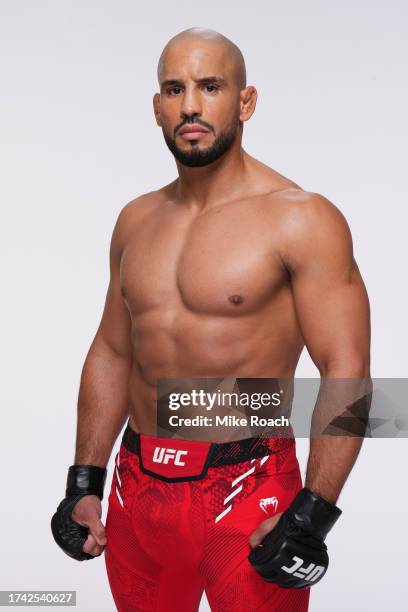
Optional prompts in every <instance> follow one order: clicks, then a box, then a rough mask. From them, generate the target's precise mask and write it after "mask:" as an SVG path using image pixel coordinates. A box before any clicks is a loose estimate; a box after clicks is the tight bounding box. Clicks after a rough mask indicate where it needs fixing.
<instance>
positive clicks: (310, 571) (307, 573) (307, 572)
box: [281, 557, 326, 582]
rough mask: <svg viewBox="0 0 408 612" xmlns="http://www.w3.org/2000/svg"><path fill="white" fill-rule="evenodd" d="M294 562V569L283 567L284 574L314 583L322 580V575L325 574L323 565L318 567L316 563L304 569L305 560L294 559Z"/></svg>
mask: <svg viewBox="0 0 408 612" xmlns="http://www.w3.org/2000/svg"><path fill="white" fill-rule="evenodd" d="M292 559H293V560H294V562H295V563H294V564H293V565H292V567H285V566H284V565H282V568H281V569H283V571H284V572H287V573H288V574H293V575H294V576H296V578H303V579H304V580H308V581H309V582H313V581H314V580H317V579H318V578H320V576H321V575H322V574H324V572H325V569H326V568H325V567H324V566H323V565H316V564H315V563H309V565H308V566H307V567H302V565H303V563H304V560H303V559H301V558H300V557H292Z"/></svg>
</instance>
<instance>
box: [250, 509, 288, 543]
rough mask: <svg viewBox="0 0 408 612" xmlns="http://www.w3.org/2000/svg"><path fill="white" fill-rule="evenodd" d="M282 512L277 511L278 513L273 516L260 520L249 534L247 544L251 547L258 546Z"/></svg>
mask: <svg viewBox="0 0 408 612" xmlns="http://www.w3.org/2000/svg"><path fill="white" fill-rule="evenodd" d="M282 514H283V513H282V512H279V513H278V514H275V516H273V517H272V518H269V519H266V520H265V521H262V523H261V524H260V525H258V527H257V528H256V529H255V531H254V532H253V533H252V534H251V536H250V538H249V544H250V545H251V547H252V548H255V546H258V544H260V543H261V542H262V540H263V539H264V537H265V536H266V534H267V533H269V532H270V531H272V529H273V528H274V527H275V525H276V523H277V522H278V521H279V519H280V517H281V516H282Z"/></svg>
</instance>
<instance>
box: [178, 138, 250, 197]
mask: <svg viewBox="0 0 408 612" xmlns="http://www.w3.org/2000/svg"><path fill="white" fill-rule="evenodd" d="M248 158H249V156H248V154H247V153H246V152H245V151H244V150H243V148H242V147H241V143H240V142H237V143H233V145H232V146H231V147H230V149H228V151H226V152H225V153H224V155H222V156H221V157H220V158H219V159H217V160H216V161H215V162H213V163H211V164H208V165H207V166H202V167H198V168H190V167H188V166H183V165H182V164H180V162H178V161H176V164H177V170H178V174H179V178H178V179H177V180H176V182H175V188H176V198H177V200H179V201H181V202H184V203H187V204H188V205H190V206H192V207H198V208H200V209H207V208H210V207H212V206H215V205H217V204H220V203H222V202H223V201H226V200H233V199H234V194H235V193H236V194H237V196H238V194H239V192H240V191H241V190H242V182H243V180H245V177H246V174H247V167H248ZM237 177H240V180H239V181H237Z"/></svg>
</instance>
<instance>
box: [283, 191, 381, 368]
mask: <svg viewBox="0 0 408 612" xmlns="http://www.w3.org/2000/svg"><path fill="white" fill-rule="evenodd" d="M317 209H318V210H317V211H314V212H320V215H319V216H318V218H317V219H316V220H315V221H316V222H315V223H312V224H311V225H310V221H311V219H310V218H309V220H308V221H309V223H306V229H307V228H309V232H308V233H307V234H306V235H305V236H303V238H302V237H300V236H298V240H297V242H296V244H293V257H292V259H291V283H292V292H293V298H294V304H295V309H296V314H297V318H298V321H299V325H300V328H301V332H302V335H303V338H304V341H305V344H306V347H307V349H308V351H309V354H310V356H311V358H312V359H313V361H314V363H315V364H316V366H317V367H318V368H319V370H320V371H321V372H322V371H323V372H324V371H327V370H329V369H330V370H335V369H336V368H337V369H338V370H339V371H344V372H353V371H356V370H357V369H361V367H362V364H363V367H364V369H366V368H367V367H368V363H369V341H370V312H369V302H368V296H367V292H366V289H365V286H364V282H363V280H362V278H361V275H360V272H359V269H358V266H357V264H356V262H355V260H354V257H353V246H352V239H351V234H350V230H349V228H348V225H347V223H346V221H345V219H344V217H343V216H342V215H341V214H340V213H339V211H337V209H335V207H332V208H331V207H329V206H327V205H324V203H322V202H320V206H317ZM312 217H313V214H312ZM312 228H314V231H312V232H311V231H310V229H312Z"/></svg>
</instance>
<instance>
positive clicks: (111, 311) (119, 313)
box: [97, 216, 132, 359]
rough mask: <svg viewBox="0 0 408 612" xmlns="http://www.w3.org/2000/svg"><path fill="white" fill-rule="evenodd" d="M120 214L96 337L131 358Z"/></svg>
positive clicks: (129, 320)
mask: <svg viewBox="0 0 408 612" xmlns="http://www.w3.org/2000/svg"><path fill="white" fill-rule="evenodd" d="M119 220H120V216H119V219H118V221H117V223H116V225H115V228H114V230H113V234H112V240H111V244H110V253H109V269H110V278H109V285H108V289H107V293H106V299H105V305H104V309H103V314H102V318H101V321H100V324H99V328H98V331H97V337H98V338H100V339H102V340H103V341H104V342H105V343H106V344H108V345H109V347H110V348H111V349H112V350H114V351H115V352H116V353H117V354H118V355H120V356H122V357H126V358H129V359H130V358H131V355H132V345H131V318H130V313H129V310H128V308H127V306H126V304H125V302H124V299H123V297H122V293H121V283H120V258H121V252H122V247H121V231H120V221H119Z"/></svg>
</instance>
